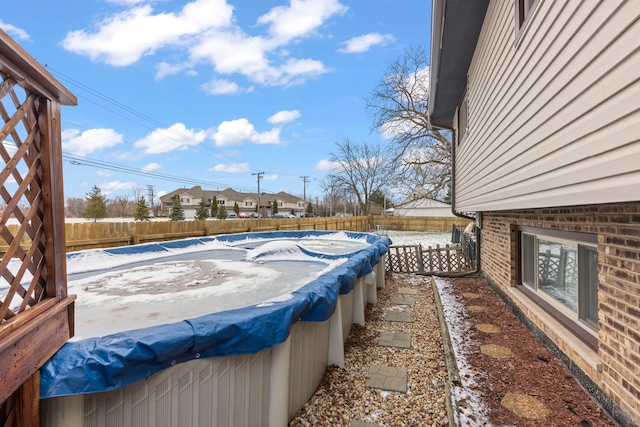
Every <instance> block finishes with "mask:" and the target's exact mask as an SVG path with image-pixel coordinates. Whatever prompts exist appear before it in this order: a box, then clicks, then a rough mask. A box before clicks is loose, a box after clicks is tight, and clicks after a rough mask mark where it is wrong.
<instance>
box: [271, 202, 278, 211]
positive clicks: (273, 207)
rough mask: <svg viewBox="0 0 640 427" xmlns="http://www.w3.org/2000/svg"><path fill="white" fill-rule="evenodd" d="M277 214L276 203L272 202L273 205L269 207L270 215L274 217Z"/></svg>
mask: <svg viewBox="0 0 640 427" xmlns="http://www.w3.org/2000/svg"><path fill="white" fill-rule="evenodd" d="M277 213H278V201H277V200H274V201H273V204H272V205H271V215H275V214H277Z"/></svg>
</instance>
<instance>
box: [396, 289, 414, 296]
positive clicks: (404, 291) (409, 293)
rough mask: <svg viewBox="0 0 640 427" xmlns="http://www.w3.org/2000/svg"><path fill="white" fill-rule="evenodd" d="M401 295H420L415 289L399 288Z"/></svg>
mask: <svg viewBox="0 0 640 427" xmlns="http://www.w3.org/2000/svg"><path fill="white" fill-rule="evenodd" d="M398 293H399V294H407V295H418V290H417V289H413V288H398Z"/></svg>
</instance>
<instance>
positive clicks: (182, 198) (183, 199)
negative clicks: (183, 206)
mask: <svg viewBox="0 0 640 427" xmlns="http://www.w3.org/2000/svg"><path fill="white" fill-rule="evenodd" d="M190 201H191V199H189V198H187V197H181V198H180V203H187V204H188V203H189V202H190Z"/></svg>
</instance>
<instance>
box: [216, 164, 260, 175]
mask: <svg viewBox="0 0 640 427" xmlns="http://www.w3.org/2000/svg"><path fill="white" fill-rule="evenodd" d="M209 170H210V171H211V172H226V173H247V172H249V170H250V169H249V164H248V163H234V164H230V165H225V164H219V165H215V166H214V167H212V168H211V169H209Z"/></svg>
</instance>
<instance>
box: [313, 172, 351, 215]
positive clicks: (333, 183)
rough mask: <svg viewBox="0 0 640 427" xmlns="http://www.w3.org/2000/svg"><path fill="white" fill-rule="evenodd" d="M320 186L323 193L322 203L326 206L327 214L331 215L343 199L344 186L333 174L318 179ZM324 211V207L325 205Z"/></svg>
mask: <svg viewBox="0 0 640 427" xmlns="http://www.w3.org/2000/svg"><path fill="white" fill-rule="evenodd" d="M319 184H320V188H321V189H322V192H323V193H324V204H325V205H326V206H328V208H329V212H328V214H327V215H328V216H333V215H334V213H335V212H336V211H337V210H338V207H339V206H340V202H341V201H342V200H343V199H344V193H345V188H344V186H343V185H341V184H340V182H339V181H338V180H337V179H336V178H335V177H334V176H331V175H329V176H327V177H325V178H324V179H323V180H322V181H320V183H319ZM325 211H326V207H325Z"/></svg>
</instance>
